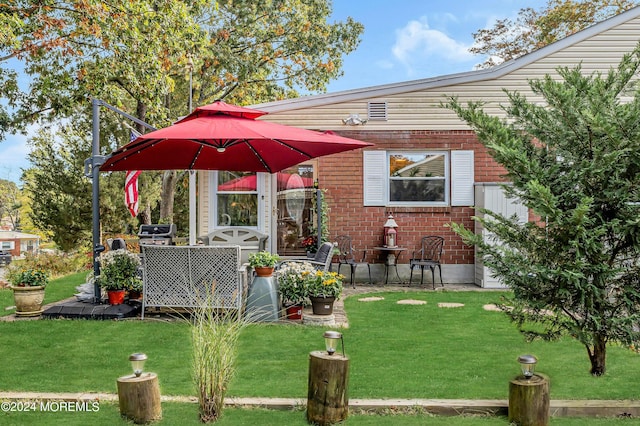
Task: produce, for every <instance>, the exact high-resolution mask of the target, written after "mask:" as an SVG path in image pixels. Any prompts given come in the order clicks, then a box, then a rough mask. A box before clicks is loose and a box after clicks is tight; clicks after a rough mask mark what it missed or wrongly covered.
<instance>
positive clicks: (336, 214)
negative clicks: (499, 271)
mask: <svg viewBox="0 0 640 426" xmlns="http://www.w3.org/2000/svg"><path fill="white" fill-rule="evenodd" d="M639 40H640V7H636V8H634V9H631V10H629V11H627V12H625V13H623V14H620V15H617V16H615V17H613V18H610V19H608V20H606V21H603V22H601V23H599V24H596V25H593V26H591V27H590V28H588V29H586V30H584V31H581V32H579V33H576V34H574V35H572V36H570V37H567V38H565V39H563V40H561V41H558V42H556V43H554V44H552V45H549V46H546V47H544V48H542V49H539V50H537V51H535V52H533V53H531V54H528V55H526V56H523V57H521V58H518V59H516V60H512V61H509V62H506V63H504V64H502V65H500V66H497V67H494V68H492V69H490V70H480V71H473V72H466V73H459V74H451V75H445V76H440V77H435V78H428V79H422V80H415V81H408V82H401V83H396V84H387V85H382V86H375V87H367V88H362V89H354V90H348V91H343V92H337V93H329V94H322V95H316V96H306V97H302V98H297V99H289V100H283V101H278V102H270V103H264V104H259V105H254V106H253V107H255V108H257V109H260V110H263V111H267V112H269V114H268V115H267V116H264V117H261V119H264V120H268V121H274V122H278V123H281V124H286V125H292V126H297V127H303V128H308V129H316V130H321V131H326V130H331V131H333V132H335V133H338V134H340V135H342V136H345V137H349V138H354V139H359V140H362V141H366V142H371V143H373V144H375V145H374V146H373V147H370V148H368V149H365V150H357V151H349V152H345V153H341V154H336V155H331V156H328V157H322V158H319V159H317V160H314V161H310V162H309V163H308V164H303V165H301V166H300V167H298V168H297V169H296V170H290V171H288V174H289V175H295V174H299V175H300V176H302V177H305V178H309V179H312V180H314V181H317V182H318V185H319V187H320V188H321V189H323V190H324V193H325V196H326V200H327V203H328V207H329V209H330V215H329V229H330V233H331V237H332V238H335V236H337V235H340V234H349V235H351V237H352V238H353V240H354V241H355V242H356V245H357V246H358V248H360V249H363V248H368V249H370V252H371V253H370V255H369V258H368V260H369V261H370V262H375V263H382V262H383V261H384V259H385V255H384V254H383V253H380V252H377V251H375V250H373V248H374V247H378V246H381V245H382V238H383V225H384V223H385V221H386V218H387V216H388V215H389V214H393V217H394V218H395V220H396V222H397V223H398V226H399V227H398V229H397V235H398V236H397V240H398V245H400V246H402V247H405V248H406V249H407V250H406V251H405V252H403V253H402V255H401V256H400V258H399V263H400V264H406V263H408V259H409V257H410V254H411V251H412V250H414V249H415V248H416V246H417V245H418V242H419V239H420V238H421V237H422V236H426V235H440V236H442V237H444V239H445V244H444V257H443V259H442V261H443V278H444V280H445V282H467V283H470V282H476V283H478V278H477V274H476V266H477V265H476V264H477V262H476V258H475V255H474V249H473V247H469V246H466V245H465V244H463V242H462V241H461V239H460V238H459V237H458V236H457V235H455V234H454V233H453V232H452V231H451V229H450V228H449V227H448V225H449V224H450V223H452V222H456V223H463V224H464V225H465V226H466V227H468V228H472V229H473V228H474V226H475V225H474V222H473V220H472V216H473V215H474V214H475V211H474V209H473V206H475V205H480V204H482V205H484V204H485V203H484V200H478V199H477V197H481V196H482V191H478V190H477V188H478V187H483V186H487V187H488V186H490V185H491V184H493V183H495V182H500V181H501V180H502V179H501V175H502V174H503V169H502V168H501V167H500V166H499V165H498V164H496V163H495V162H494V161H493V159H492V158H491V157H490V156H489V155H488V153H487V152H486V150H485V149H484V147H483V146H482V145H481V144H480V143H479V142H478V139H477V137H476V135H475V134H474V132H473V131H472V130H471V129H470V128H469V127H468V126H467V125H466V123H464V122H463V121H461V120H460V119H459V118H458V117H457V116H456V115H455V114H454V113H453V112H452V111H450V110H448V109H445V108H443V107H441V105H440V104H441V102H444V101H446V97H448V96H456V97H458V98H459V99H460V101H462V102H464V103H466V102H467V101H482V102H484V103H485V107H484V109H485V111H487V112H488V113H490V114H492V115H496V116H503V112H502V110H501V109H500V105H501V104H506V103H507V97H506V95H505V94H504V92H503V90H504V89H506V90H509V91H519V92H521V93H523V94H524V95H526V96H527V97H528V98H529V99H530V100H532V101H536V100H540V99H536V96H535V95H534V94H533V93H532V92H531V91H530V89H529V86H528V84H527V81H528V80H529V79H535V78H542V77H543V76H545V75H547V74H548V75H551V76H552V77H553V76H555V77H557V76H558V74H557V72H556V69H557V68H558V67H565V66H566V67H575V66H577V65H578V64H581V66H582V70H583V72H584V73H588V74H591V73H592V72H595V71H600V72H603V73H606V72H607V71H608V70H609V69H610V68H611V67H615V66H617V64H618V62H619V61H620V59H621V58H622V56H623V55H624V54H626V53H629V52H630V51H631V50H633V49H634V48H635V47H636V44H637V43H638V41H639ZM363 122H364V124H363ZM220 176H221V174H220V173H216V172H212V173H203V174H202V175H201V179H200V184H199V185H200V186H199V191H200V192H199V193H200V195H201V196H200V204H199V212H200V217H199V218H200V221H199V225H200V227H199V231H200V234H204V233H207V232H211V231H212V230H214V229H216V228H217V227H219V226H222V224H221V220H220V217H221V216H219V213H216V212H217V211H218V209H219V208H220V205H221V204H223V205H224V204H225V202H224V197H225V196H227V195H228V194H225V193H224V191H222V193H221V192H219V191H218V190H217V188H218V187H220V185H221V184H222V183H224V182H226V180H225V179H220ZM279 180H282V179H278V178H276V176H275V175H267V174H258V176H257V178H256V187H255V188H253V191H254V192H253V193H252V195H251V196H252V197H253V203H254V204H255V205H252V208H253V209H254V210H252V211H254V212H255V214H254V215H255V218H254V219H255V220H253V221H252V222H250V223H249V225H248V226H252V227H256V228H257V229H259V230H261V231H262V232H265V233H267V234H268V235H270V244H271V249H272V250H273V251H278V252H279V253H281V254H286V250H285V248H286V241H287V239H290V240H292V243H293V245H294V246H295V245H296V244H298V245H299V241H300V235H301V233H300V231H302V232H304V226H305V225H304V223H301V222H300V220H299V219H297V216H296V215H295V214H289V213H286V214H285V215H283V214H282V211H283V210H287V211H288V210H292V211H293V210H296V208H298V210H299V211H301V210H300V209H301V208H302V207H300V205H303V204H304V205H306V201H303V200H301V198H303V192H301V191H302V188H308V187H307V186H306V185H300V184H299V182H298V186H295V183H294V184H292V189H294V190H296V189H297V190H298V192H297V193H296V194H297V195H296V196H297V197H298V200H297V201H298V202H299V204H300V205H298V206H297V207H296V206H295V200H294V201H291V204H290V205H289V207H291V208H290V209H288V208H287V209H285V208H284V207H283V204H282V203H281V202H280V201H279V199H280V198H282V197H283V195H282V194H283V191H285V190H286V188H285V189H283V187H282V185H281V184H280V183H279ZM306 190H307V191H308V189H306ZM290 192H293V193H295V191H290ZM243 195H246V194H243ZM291 218H293V221H292V219H291ZM287 220H289V222H291V223H293V225H291V223H289V224H288V223H287ZM224 225H226V224H224ZM231 225H232V226H233V223H232V224H231ZM287 226H289V227H290V229H291V230H283V229H284V228H285V227H287ZM296 238H297V240H296ZM401 270H402V269H401ZM403 273H406V274H408V268H404V270H403V271H402V272H401V275H402V274H403ZM478 284H479V285H480V283H478Z"/></svg>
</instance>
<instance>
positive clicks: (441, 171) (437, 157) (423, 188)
mask: <svg viewBox="0 0 640 426" xmlns="http://www.w3.org/2000/svg"><path fill="white" fill-rule="evenodd" d="M388 155H389V158H388V164H389V203H392V204H401V203H446V202H448V197H447V191H446V188H447V186H446V183H447V178H448V175H449V161H448V154H447V153H446V152H396V153H394V152H391V153H389V154H388Z"/></svg>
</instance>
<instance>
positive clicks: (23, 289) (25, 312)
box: [7, 268, 49, 317]
mask: <svg viewBox="0 0 640 426" xmlns="http://www.w3.org/2000/svg"><path fill="white" fill-rule="evenodd" d="M7 278H8V280H9V282H10V283H11V284H12V285H11V290H13V300H14V303H15V305H16V316H18V317H33V316H38V315H40V314H41V313H42V302H43V301H44V289H45V287H46V286H47V284H48V283H49V275H48V274H47V273H46V271H44V270H42V269H36V268H27V269H20V268H16V269H12V270H9V272H8V275H7Z"/></svg>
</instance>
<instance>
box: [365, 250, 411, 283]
mask: <svg viewBox="0 0 640 426" xmlns="http://www.w3.org/2000/svg"><path fill="white" fill-rule="evenodd" d="M373 249H374V250H376V251H379V252H381V253H386V255H387V256H386V257H385V259H384V283H385V284H388V283H389V268H390V267H392V266H393V267H394V268H395V270H396V276H397V277H398V282H399V283H400V284H404V281H402V279H401V278H400V274H398V259H399V258H400V255H401V254H402V252H403V251H405V250H406V248H405V247H384V246H383V247H374V248H373Z"/></svg>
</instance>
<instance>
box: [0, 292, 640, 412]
mask: <svg viewBox="0 0 640 426" xmlns="http://www.w3.org/2000/svg"><path fill="white" fill-rule="evenodd" d="M381 295H382V296H383V297H385V300H383V301H379V302H367V303H363V302H358V301H357V299H356V298H349V299H347V300H346V301H345V304H346V310H347V312H348V313H349V322H350V328H348V329H344V330H342V331H343V334H344V341H345V345H346V352H347V355H348V356H349V357H350V360H351V364H350V377H349V395H350V397H351V398H445V399H458V398H469V399H506V398H507V393H508V382H509V380H510V379H511V378H513V377H514V376H515V375H516V374H517V373H518V365H517V362H516V358H517V357H518V355H520V354H523V353H533V354H535V355H536V356H537V357H538V358H539V360H540V361H539V367H538V370H539V371H540V372H542V373H545V374H546V375H548V376H549V377H550V378H551V398H553V399H635V398H636V397H637V395H636V393H635V392H634V388H635V383H638V382H639V381H640V357H638V356H637V355H636V354H634V353H632V352H631V351H629V350H627V349H624V348H621V347H615V346H612V347H610V348H609V351H608V359H607V368H608V370H607V374H606V375H605V376H603V377H600V378H594V377H592V376H591V375H590V374H589V372H588V371H589V363H588V359H587V356H586V353H585V351H584V349H583V348H582V347H581V346H580V345H579V344H578V343H576V342H574V341H572V340H569V339H567V340H563V341H560V342H555V343H546V342H534V343H525V342H524V341H523V339H522V337H521V336H520V334H519V333H518V332H517V331H516V330H515V328H514V326H513V325H512V324H511V323H510V322H509V321H508V320H507V319H506V317H505V316H504V314H501V313H499V312H489V311H485V310H484V309H483V308H482V306H483V305H484V304H486V303H489V302H492V301H496V299H497V297H499V293H482V292H438V293H432V292H425V293H383V294H381ZM407 297H411V298H415V299H422V300H425V301H427V304H426V305H418V306H412V305H398V304H397V303H396V302H397V300H399V299H402V298H407ZM438 302H460V303H464V304H465V306H464V307H462V308H451V309H445V308H438V307H437V303H438ZM323 331H324V328H321V327H312V326H299V325H280V324H277V325H276V324H252V325H249V326H248V327H246V328H245V329H244V330H243V331H242V333H241V336H240V350H239V356H238V369H237V373H236V376H235V378H234V379H233V380H232V382H231V385H230V387H229V392H228V395H229V396H242V397H248V396H254V397H261V396H263V397H288V398H305V397H306V388H307V374H308V354H309V352H311V351H313V350H320V349H322V348H323V347H324V342H323V339H322V332H323ZM0 335H1V336H2V342H3V344H2V345H1V346H0V359H2V360H3V362H4V363H5V364H6V365H11V366H12V368H10V369H0V390H13V391H43V392H80V391H99V392H115V388H116V385H115V380H116V378H117V377H118V376H120V375H124V374H128V373H129V368H130V367H129V362H128V360H127V357H128V355H129V354H131V353H133V352H145V353H146V354H147V355H148V356H149V360H148V361H147V364H146V365H147V367H148V368H149V370H150V371H154V372H156V373H158V375H159V377H160V383H161V389H162V391H163V394H166V395H195V390H194V387H193V385H192V382H191V348H190V347H191V346H190V345H191V343H190V340H189V328H188V326H187V325H186V323H183V322H164V321H152V320H149V321H139V320H128V321H89V320H40V321H16V322H0ZM61 378H64V379H62V380H61ZM399 378H402V379H401V380H399Z"/></svg>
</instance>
